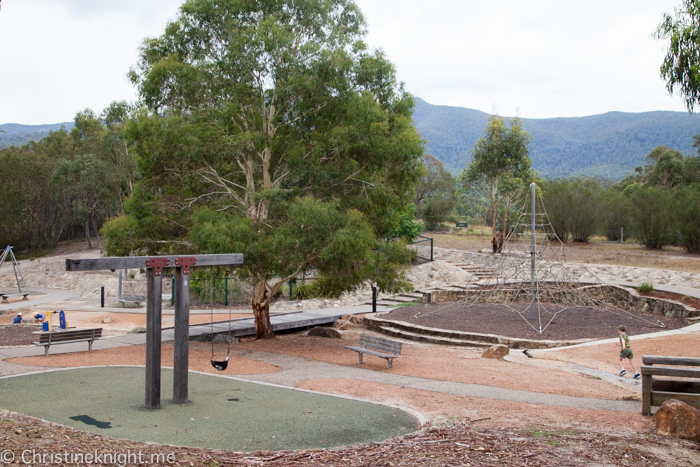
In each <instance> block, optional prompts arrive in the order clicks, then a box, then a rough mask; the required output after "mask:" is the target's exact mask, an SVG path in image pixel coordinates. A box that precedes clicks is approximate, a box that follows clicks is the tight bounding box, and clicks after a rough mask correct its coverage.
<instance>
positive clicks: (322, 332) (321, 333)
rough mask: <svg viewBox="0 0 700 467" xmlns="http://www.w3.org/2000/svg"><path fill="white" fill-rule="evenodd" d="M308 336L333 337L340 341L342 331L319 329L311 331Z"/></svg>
mask: <svg viewBox="0 0 700 467" xmlns="http://www.w3.org/2000/svg"><path fill="white" fill-rule="evenodd" d="M307 336H318V337H332V338H335V339H340V331H338V330H337V329H333V328H324V327H317V328H312V329H309V332H308V334H307Z"/></svg>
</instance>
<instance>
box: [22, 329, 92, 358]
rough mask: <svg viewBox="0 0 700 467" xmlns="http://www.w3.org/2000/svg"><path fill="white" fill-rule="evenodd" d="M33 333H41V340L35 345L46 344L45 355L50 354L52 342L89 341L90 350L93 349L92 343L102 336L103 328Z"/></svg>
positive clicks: (38, 332)
mask: <svg viewBox="0 0 700 467" xmlns="http://www.w3.org/2000/svg"><path fill="white" fill-rule="evenodd" d="M33 334H38V335H39V340H38V341H37V342H34V345H43V346H44V355H48V354H49V347H51V344H71V343H73V342H87V343H88V351H90V350H92V343H93V342H94V341H95V340H97V339H100V338H101V337H102V328H92V329H71V330H69V331H53V332H42V331H37V332H34V333H33Z"/></svg>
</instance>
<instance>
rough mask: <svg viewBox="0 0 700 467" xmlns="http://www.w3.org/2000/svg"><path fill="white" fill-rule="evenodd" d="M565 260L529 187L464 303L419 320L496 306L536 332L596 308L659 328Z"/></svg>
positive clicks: (470, 285)
mask: <svg viewBox="0 0 700 467" xmlns="http://www.w3.org/2000/svg"><path fill="white" fill-rule="evenodd" d="M567 256H570V254H569V252H568V251H567V248H566V246H565V245H564V243H563V242H562V241H561V239H560V238H559V236H558V235H557V233H556V231H555V230H554V228H553V226H552V223H551V221H550V219H549V216H548V215H547V212H546V210H545V207H544V204H543V202H542V199H541V197H540V196H539V195H538V190H537V186H536V185H535V184H534V183H533V184H531V185H530V192H529V194H528V196H527V198H526V200H525V203H524V205H523V207H522V209H520V212H519V214H518V218H517V219H516V221H515V222H514V224H513V226H512V228H511V229H510V231H509V233H508V235H507V236H506V239H505V240H504V242H503V245H502V248H501V253H498V254H496V256H495V259H494V261H493V263H492V264H491V270H492V273H491V274H490V275H489V276H488V277H485V278H483V277H481V278H480V277H476V276H475V277H474V278H472V279H471V280H470V281H469V282H468V283H466V284H465V286H466V287H465V288H466V290H467V298H466V299H465V301H464V302H461V303H459V304H457V303H455V304H454V305H451V306H450V305H448V306H445V307H441V308H440V309H437V310H435V311H433V312H428V313H421V315H420V316H421V317H427V316H429V315H430V314H433V313H444V312H448V311H449V310H450V308H452V307H456V306H463V305H466V307H467V310H468V309H469V308H471V307H493V306H500V307H504V308H505V309H507V310H508V311H510V312H512V313H515V314H517V315H518V316H520V318H522V319H523V320H524V321H525V322H526V323H527V324H528V325H529V326H530V327H531V328H532V329H533V330H534V331H535V332H536V333H538V334H542V333H543V332H544V331H545V330H546V329H547V328H548V327H549V326H551V325H553V324H554V323H555V320H556V318H557V317H563V316H564V315H563V314H565V313H575V312H576V311H580V310H582V309H583V308H596V309H602V310H605V311H606V312H609V313H613V314H617V315H620V316H621V317H622V316H624V318H625V319H626V320H634V321H642V322H645V323H647V324H652V325H659V321H657V320H655V319H653V318H652V317H646V316H639V314H638V313H632V312H630V310H628V309H626V308H628V307H629V304H628V303H627V299H626V298H625V294H623V293H622V290H621V289H620V287H618V286H615V285H607V284H604V283H603V282H602V281H601V280H600V279H599V278H598V277H597V276H596V275H595V274H594V273H592V272H591V271H590V270H588V269H587V268H585V266H583V265H581V264H577V265H576V267H574V266H573V265H572V264H570V263H569V262H568V261H567Z"/></svg>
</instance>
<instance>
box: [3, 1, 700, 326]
mask: <svg viewBox="0 0 700 467" xmlns="http://www.w3.org/2000/svg"><path fill="white" fill-rule="evenodd" d="M686 3H687V2H686ZM660 31H661V30H660ZM365 34H366V26H365V23H364V19H363V17H362V14H361V12H360V11H359V9H358V8H357V6H356V5H355V4H354V3H353V2H352V1H351V0H328V1H324V2H318V1H313V0H296V1H291V0H290V1H269V0H257V1H251V2H236V1H233V0H190V1H188V2H186V3H185V4H184V5H183V6H182V7H181V8H180V11H179V15H178V16H177V18H176V19H175V20H173V21H172V22H171V23H170V24H168V26H167V27H166V29H165V32H164V34H163V35H161V36H160V37H157V38H152V39H147V40H145V41H144V43H143V45H142V47H141V53H140V58H139V61H138V63H137V64H136V65H135V66H134V67H133V69H132V70H131V73H130V78H131V80H132V82H133V83H134V84H135V85H136V86H137V88H138V91H139V96H140V101H139V104H138V105H137V106H135V107H134V108H131V107H129V106H128V105H126V104H125V103H115V104H113V105H111V106H110V107H109V108H108V109H106V110H105V111H104V112H103V113H102V114H101V115H100V116H99V117H98V116H96V115H95V114H94V113H93V112H91V111H89V110H86V111H84V112H81V113H79V114H78V115H77V116H76V127H75V128H74V129H73V130H71V132H70V133H68V132H66V131H58V132H53V133H51V134H50V135H49V136H48V137H47V138H44V139H43V140H41V141H39V142H32V143H30V144H28V145H25V146H22V147H20V148H17V147H12V148H9V149H6V150H3V151H0V163H2V166H3V170H4V173H3V176H4V179H5V183H4V184H2V185H0V190H2V191H0V203H2V205H0V212H2V219H0V242H2V243H9V244H14V245H15V246H17V247H18V248H20V249H22V248H34V249H36V248H45V247H51V246H54V245H55V244H56V242H58V241H59V240H61V239H71V238H77V237H79V236H84V237H85V238H86V239H87V240H88V242H89V243H90V244H92V240H93V238H95V240H96V243H97V246H99V247H102V245H101V240H100V239H99V236H97V237H96V235H97V232H98V230H101V231H102V232H103V234H104V236H105V237H106V239H107V244H106V251H107V253H108V254H110V255H124V254H162V253H178V254H180V253H195V252H208V253H223V252H242V253H244V254H245V256H246V263H245V264H244V266H243V267H241V268H238V269H237V270H236V271H235V274H237V276H238V279H239V280H240V282H239V286H240V287H241V289H242V290H243V291H244V292H245V293H247V294H248V296H249V298H250V300H251V305H252V307H253V310H254V312H255V317H256V327H257V336H258V337H264V338H268V337H272V335H273V334H272V329H271V326H270V321H269V305H270V299H271V298H272V297H273V296H274V295H275V294H276V293H278V292H279V290H280V288H281V286H282V284H284V283H285V282H286V280H287V279H290V278H294V277H297V276H298V275H305V274H309V273H313V274H315V275H316V277H317V288H318V290H319V291H320V292H321V293H324V294H327V295H331V296H333V295H338V294H340V293H342V292H345V291H351V290H354V289H356V288H357V287H360V286H361V285H362V284H366V283H368V282H372V283H374V284H376V285H377V286H378V287H379V288H380V290H385V291H397V290H401V289H402V288H404V287H406V286H407V283H406V282H405V280H404V277H403V275H402V272H401V266H402V265H403V264H405V262H406V260H407V259H408V256H409V255H408V252H407V250H406V248H405V244H406V242H407V241H408V240H410V239H411V238H412V237H414V236H415V235H416V234H417V233H418V231H419V228H418V227H417V226H416V224H415V222H414V221H413V216H414V215H415V214H418V216H420V217H421V218H423V219H424V220H425V221H426V224H428V226H429V227H432V226H433V225H438V224H439V222H440V221H441V219H444V218H446V217H448V216H449V215H450V213H452V214H456V215H458V216H466V217H473V218H480V219H482V220H483V221H484V223H485V224H487V225H490V226H491V228H492V238H493V245H494V252H496V251H499V250H500V248H501V244H502V241H503V238H504V237H505V235H507V232H508V229H509V225H510V224H511V223H512V220H513V217H514V214H515V210H516V209H517V208H518V207H519V204H520V203H521V202H522V199H523V197H524V192H525V191H524V190H525V189H526V187H527V185H528V184H529V182H530V181H532V180H536V179H537V174H536V173H534V172H533V171H532V169H531V167H530V160H529V157H528V147H527V146H528V143H529V135H527V133H525V132H523V131H522V128H521V125H520V123H519V120H518V119H512V120H511V127H510V128H508V127H507V126H506V125H505V123H504V121H503V119H502V118H500V117H498V116H494V117H492V118H491V119H490V120H489V123H488V126H487V129H486V132H485V135H484V137H483V138H482V139H480V140H479V142H478V143H477V144H476V146H475V148H474V150H473V161H472V165H471V166H470V167H469V169H467V170H466V171H465V172H464V173H463V174H462V175H461V176H460V177H459V178H458V179H455V178H454V177H452V176H451V175H450V174H449V173H448V172H447V171H446V170H445V169H444V167H443V166H442V164H441V163H440V162H439V161H438V160H436V159H435V158H432V157H430V156H428V155H426V156H423V147H422V142H421V140H420V138H419V136H418V135H417V134H416V132H415V129H414V128H413V125H412V122H411V115H412V110H413V100H412V97H411V96H410V95H409V94H408V93H406V92H405V91H404V89H403V87H402V85H401V84H400V83H398V82H397V81H396V76H395V70H394V68H393V65H392V64H391V63H390V62H389V61H388V60H387V59H386V58H385V57H384V55H383V54H382V52H381V51H373V50H370V49H368V48H367V46H366V45H365V44H364V42H363V38H364V35H365ZM659 34H660V35H661V33H659ZM674 79H675V78H674ZM691 109H692V107H691ZM694 164H696V158H692V157H684V156H682V155H680V156H679V155H678V154H675V153H673V151H672V150H668V149H664V148H662V149H659V151H658V154H655V155H653V156H652V155H650V158H649V160H648V163H647V165H646V166H645V167H643V168H640V170H639V171H638V173H637V174H636V175H635V176H634V177H632V178H631V179H628V180H625V181H623V182H621V183H619V184H616V185H613V186H612V187H610V188H608V189H603V188H602V187H601V186H600V185H599V184H596V182H595V181H592V180H548V181H545V182H544V183H543V192H544V195H545V198H546V200H547V203H548V205H549V206H550V208H549V209H551V210H552V213H554V212H556V210H557V208H558V209H560V211H561V213H562V216H559V220H558V221H557V222H559V223H560V225H558V227H557V228H558V229H559V230H558V231H559V232H560V233H561V235H562V237H563V238H568V237H569V236H570V237H571V238H572V239H573V240H577V241H585V239H587V238H590V235H592V233H591V232H595V231H596V229H598V230H603V231H605V232H606V233H607V234H609V235H610V237H611V238H614V236H615V233H614V231H615V230H616V226H617V225H618V224H620V223H624V222H630V223H631V225H633V226H634V229H635V230H634V232H635V235H637V236H639V238H641V239H642V240H643V241H644V243H645V244H646V245H647V246H650V247H655V248H658V247H661V246H663V245H664V244H666V243H668V242H676V243H679V244H682V245H683V246H684V247H685V248H686V249H688V250H689V251H697V248H696V247H693V246H692V245H694V244H697V243H700V242H698V241H697V233H696V232H694V231H693V230H692V228H691V227H689V226H696V225H698V222H697V216H698V215H697V212H695V211H694V210H693V209H691V208H690V207H691V206H700V202H698V201H700V197H699V195H698V188H697V183H696V182H695V181H694V180H695V179H694V178H693V177H695V175H693V174H694V172H693V170H694V169H693V167H696V165H694ZM137 169H138V170H137ZM416 186H417V189H416ZM684 200H697V201H693V202H684ZM555 201H556V203H559V206H558V207H557V205H555ZM668 206H672V207H673V209H674V210H675V211H674V216H675V217H674V216H671V215H669V214H668V212H666V211H664V209H666V208H667V207H668ZM576 208H579V209H576ZM584 208H585V209H584ZM635 209H636V210H637V211H635ZM596 212H597V213H598V215H597V216H595V213H596ZM664 212H665V214H664ZM657 214H658V215H657ZM650 215H651V217H650ZM591 216H595V220H594V221H593V222H591V221H590V219H591ZM644 216H646V217H644ZM244 279H245V280H244ZM246 280H249V281H250V282H247V281H246ZM248 283H252V287H251V288H249V289H246V285H247V284H248Z"/></svg>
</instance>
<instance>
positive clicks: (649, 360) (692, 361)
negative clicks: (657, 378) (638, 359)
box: [642, 355, 700, 366]
mask: <svg viewBox="0 0 700 467" xmlns="http://www.w3.org/2000/svg"><path fill="white" fill-rule="evenodd" d="M642 363H643V364H645V365H682V366H700V358H696V357H663V356H660V355H642Z"/></svg>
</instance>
